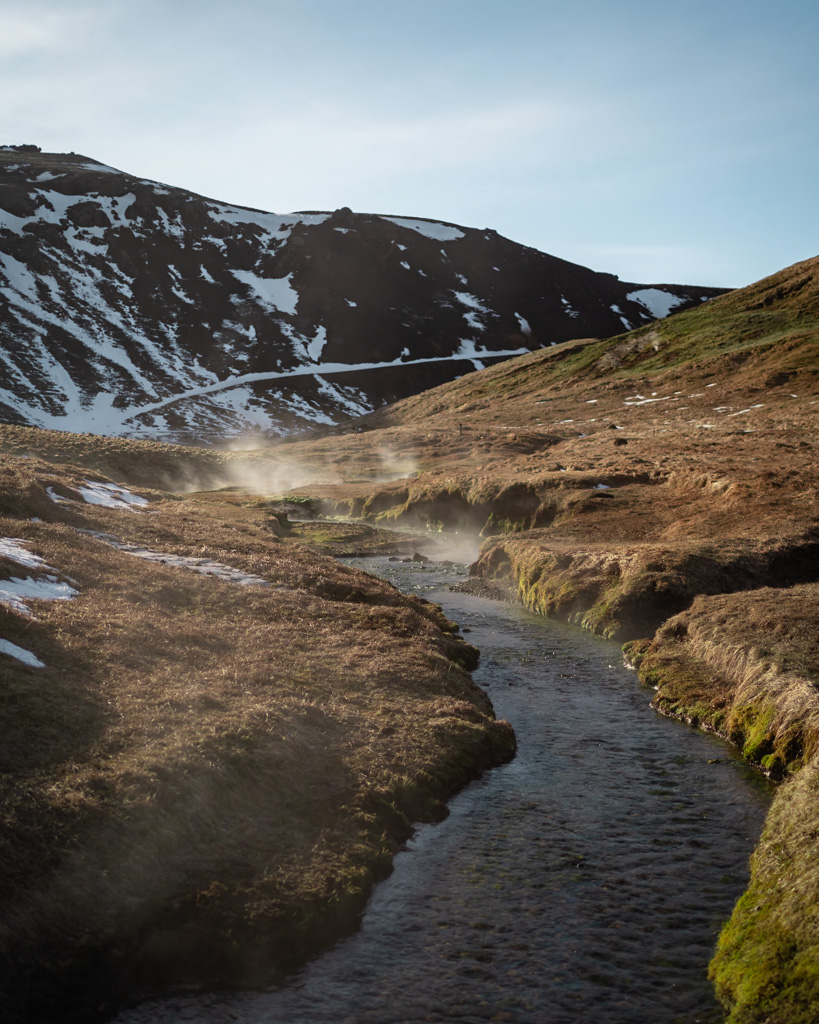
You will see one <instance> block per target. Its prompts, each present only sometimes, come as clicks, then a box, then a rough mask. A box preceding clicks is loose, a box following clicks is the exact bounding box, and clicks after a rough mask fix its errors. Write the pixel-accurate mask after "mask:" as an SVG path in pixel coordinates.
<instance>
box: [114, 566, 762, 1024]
mask: <svg viewBox="0 0 819 1024" xmlns="http://www.w3.org/2000/svg"><path fill="white" fill-rule="evenodd" d="M355 564H357V565H360V566H361V567H363V568H366V569H367V570H368V571H371V572H375V573H377V574H378V575H381V576H385V577H386V578H388V579H391V580H392V581H393V582H395V583H396V585H399V586H400V587H401V588H402V589H404V590H408V591H413V592H415V593H420V594H422V595H423V596H427V597H431V598H432V599H433V600H436V601H438V602H439V603H441V604H443V605H444V608H445V610H446V612H447V614H448V615H449V616H450V617H451V618H454V619H455V620H456V621H457V622H459V623H460V625H461V627H462V628H467V629H469V630H470V631H471V632H470V633H469V635H468V637H467V638H468V639H469V640H470V642H472V643H474V644H475V645H476V646H477V647H478V648H479V649H480V651H481V666H480V668H479V669H478V671H477V672H476V673H475V679H476V681H477V682H478V683H479V684H480V685H481V686H482V687H483V688H484V689H486V690H487V691H488V692H489V694H490V696H491V698H492V701H493V703H494V706H495V709H496V712H497V714H498V716H499V717H504V718H507V719H509V721H510V722H511V723H512V724H513V726H514V728H515V731H516V733H517V737H518V744H519V750H518V755H517V757H516V758H515V760H514V761H513V762H512V763H510V764H508V765H505V766H503V767H502V768H499V769H496V770H494V771H492V772H489V773H487V774H486V775H485V776H484V777H483V778H481V779H480V780H478V781H477V782H475V783H473V784H472V785H471V786H469V787H467V789H465V790H464V791H463V792H461V793H460V794H459V795H458V796H457V797H456V798H455V799H454V800H453V801H452V802H451V804H450V812H451V813H450V815H449V817H448V818H447V819H446V820H445V821H444V822H441V823H439V824H436V825H423V826H421V827H419V828H418V830H417V831H416V833H415V836H414V838H413V839H412V840H411V841H410V842H409V843H408V845H407V850H406V851H405V852H402V853H400V854H399V855H398V857H397V858H396V860H395V871H394V872H393V874H392V875H391V876H390V877H389V878H388V879H387V880H386V881H385V882H383V883H381V884H380V885H379V886H378V887H377V889H376V891H375V893H374V894H373V897H372V899H371V901H370V903H369V905H368V909H367V912H366V914H365V916H364V918H363V921H362V926H361V929H360V931H359V932H358V933H356V934H355V935H352V936H350V937H349V938H348V939H346V940H345V941H343V942H341V943H339V944H338V945H337V946H336V947H335V948H333V949H332V950H330V951H329V952H327V953H325V954H323V955H322V956H321V957H319V958H317V959H316V960H315V961H313V962H312V963H311V964H309V965H308V966H307V967H306V968H305V969H304V970H303V971H302V972H301V973H300V974H299V975H298V976H297V977H296V978H295V979H294V980H293V982H292V983H291V984H290V985H288V986H286V987H284V988H281V989H276V990H272V991H268V992H262V993H243V994H219V993H216V994H209V995H198V996H191V997H184V998H174V999H168V1000H164V1001H162V1002H152V1003H150V1004H144V1005H143V1006H141V1007H138V1008H136V1009H135V1010H132V1011H130V1012H128V1013H125V1014H122V1015H121V1016H120V1017H119V1018H117V1020H118V1024H147V1022H149V1021H150V1022H151V1024H154V1022H157V1024H171V1022H177V1021H192V1022H194V1024H227V1022H237V1021H240V1022H247V1024H330V1022H332V1024H359V1022H375V1024H399V1022H413V1024H415V1022H429V1021H452V1020H457V1021H461V1022H464V1024H478V1022H480V1024H483V1022H486V1021H511V1022H520V1024H524V1022H525V1024H681V1022H685V1024H693V1022H695V1021H701V1022H705V1021H711V1020H713V1019H715V1017H714V1013H715V1010H716V1004H715V1001H714V998H713V995H712V993H711V990H710V985H709V983H708V981H707V979H706V968H707V964H708V961H709V959H710V957H711V953H712V949H713V945H714V942H715V940H716V935H717V932H718V929H719V927H720V925H721V923H722V922H723V921H724V920H725V919H726V918H727V916H728V915H729V914H730V911H731V908H732V906H733V903H734V901H735V900H736V898H737V896H738V895H739V894H740V893H741V891H742V889H743V888H744V884H745V882H746V878H747V873H746V866H747V860H748V856H749V854H750V852H751V850H752V847H753V844H754V842H755V841H756V839H757V837H758V835H759V832H760V830H761V826H762V819H763V816H764V813H765V811H766V809H767V805H768V802H769V788H768V785H767V783H766V782H765V780H764V779H762V778H760V777H759V776H757V775H755V774H754V773H752V772H751V770H750V769H749V768H747V767H746V766H745V765H744V763H743V762H742V761H740V760H739V759H738V758H737V757H736V756H735V755H734V754H733V753H732V752H731V751H730V750H729V748H728V747H727V746H726V745H725V744H723V743H722V742H721V741H719V740H717V739H715V738H713V737H710V736H707V735H704V734H702V733H699V732H697V731H695V730H694V729H691V728H688V727H686V726H683V725H680V724H679V723H677V722H674V721H669V720H667V719H664V718H662V717H660V716H659V715H657V714H655V713H654V712H652V711H651V710H650V709H649V708H648V706H647V705H648V701H649V700H650V697H651V693H650V691H648V690H646V689H645V688H643V687H641V686H640V685H639V684H638V683H637V681H636V679H635V675H634V673H633V672H628V671H627V670H626V669H624V668H623V667H622V659H621V656H620V652H619V649H618V647H617V646H616V645H615V644H613V643H610V642H608V641H605V640H601V639H599V638H597V637H594V636H591V635H590V634H587V633H585V632H583V631H581V630H580V629H577V628H574V627H570V626H564V625H562V624H560V623H555V622H551V621H546V620H544V619H542V618H539V617H537V616H534V615H532V614H530V613H527V612H526V611H524V610H523V609H521V608H519V607H515V606H511V605H503V604H498V603H495V602H492V601H487V600H484V599H481V598H476V597H470V596H467V595H464V594H458V593H452V592H450V591H448V589H446V588H447V586H448V585H449V584H451V583H453V582H456V580H457V578H460V577H461V576H462V574H463V567H452V568H446V569H445V568H442V567H439V566H434V565H432V566H428V567H419V566H417V565H408V564H405V563H395V562H389V561H387V560H386V559H383V558H381V559H366V560H358V561H357V562H356V563H355Z"/></svg>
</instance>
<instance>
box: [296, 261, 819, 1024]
mask: <svg viewBox="0 0 819 1024" xmlns="http://www.w3.org/2000/svg"><path fill="white" fill-rule="evenodd" d="M818 353H819V259H813V260H808V261H806V262H804V263H801V264H797V265H795V266H794V267H790V268H788V269H787V270H784V271H782V272H781V273H780V274H776V275H774V276H773V277H770V278H766V279H765V280H764V281H760V282H758V283H756V284H754V285H752V286H751V287H750V288H746V289H742V290H739V291H736V292H732V293H729V294H726V295H723V296H720V297H718V298H716V299H713V300H711V301H709V302H708V303H705V304H704V305H702V306H700V307H698V308H696V309H693V310H689V311H686V312H684V313H681V314H679V315H675V316H671V317H669V318H667V319H666V320H663V321H660V322H658V323H655V324H651V325H647V326H646V327H644V328H640V329H638V330H636V331H632V332H629V333H627V334H624V335H621V336H619V337H617V338H612V339H608V340H605V341H601V340H598V339H580V340H577V341H574V342H567V343H565V344H563V345H558V346H555V347H554V348H549V349H546V350H543V351H540V352H533V353H530V354H528V355H525V356H522V357H520V358H517V359H514V360H510V361H509V362H507V363H503V364H498V365H495V366H492V367H490V368H488V369H487V370H485V371H481V372H480V373H475V374H468V375H466V376H464V377H462V378H460V379H459V380H457V381H453V382H451V383H450V384H447V385H444V386H442V387H440V388H435V389H433V390H432V391H430V392H427V393H425V394H423V395H419V396H415V397H413V398H409V399H406V400H404V401H402V402H399V403H396V404H395V405H394V406H390V407H387V408H384V409H381V410H378V411H377V412H375V413H373V414H372V415H371V416H368V417H364V418H363V419H362V420H360V421H359V423H358V426H359V427H360V429H361V431H362V432H361V433H357V434H344V433H343V432H341V431H337V432H335V434H334V435H333V436H326V437H323V438H314V439H308V440H304V441H299V442H297V443H295V444H294V445H292V446H291V447H290V454H291V455H295V456H298V455H299V454H302V455H303V456H304V457H305V458H310V459H313V460H314V461H321V460H322V459H326V460H334V461H333V464H334V465H335V466H336V467H340V473H341V476H342V477H343V481H344V482H342V483H331V484H328V485H326V486H323V487H311V488H308V489H306V490H303V491H302V493H304V494H308V493H309V494H312V495H314V496H316V497H318V498H321V500H322V501H323V502H324V503H325V506H326V507H327V508H330V509H336V510H342V511H344V512H346V513H348V514H352V515H357V516H364V517H367V518H368V520H369V521H373V520H375V521H379V520H380V521H387V522H391V523H405V524H413V525H416V524H417V525H423V526H426V527H428V528H432V529H444V530H447V529H467V530H472V531H475V532H478V531H481V532H482V533H483V535H484V536H485V537H488V538H490V539H488V540H487V541H486V542H485V543H484V545H483V547H482V550H481V555H480V557H479V560H478V562H477V563H476V564H475V566H474V567H473V570H474V573H475V576H474V583H475V585H476V586H477V587H478V588H483V589H484V591H486V589H487V588H488V589H489V590H491V591H492V592H493V593H497V594H508V593H513V594H515V595H517V597H518V599H519V600H521V601H522V602H523V603H524V604H526V605H527V606H528V607H530V608H532V609H534V610H536V611H539V612H541V613H542V614H546V615H559V616H562V617H564V618H568V619H569V620H570V621H573V622H577V623H578V624H581V625H583V626H585V627H587V628H589V629H593V630H595V631H596V632H600V633H603V634H605V635H607V636H612V637H618V638H620V639H622V640H627V639H628V640H631V641H632V643H630V644H629V645H628V656H629V657H630V658H631V659H632V660H633V661H635V662H637V661H640V671H641V674H642V676H643V678H644V679H645V680H646V681H648V682H651V683H652V684H654V685H656V686H658V687H659V690H658V695H657V698H656V704H657V706H658V707H659V708H660V709H661V710H663V711H664V712H665V713H667V714H675V715H677V716H678V717H682V718H685V719H687V720H689V721H691V722H693V723H695V724H697V725H699V726H700V727H702V728H708V729H714V730H716V731H717V732H720V733H721V734H722V735H724V736H726V737H727V738H728V739H730V740H731V741H732V742H735V743H737V744H738V745H739V747H740V749H741V750H742V751H743V753H744V754H745V756H746V757H748V758H749V759H750V760H751V761H752V762H753V763H755V764H758V765H760V767H762V768H763V769H764V770H766V771H768V772H769V773H770V774H772V775H773V776H776V777H780V778H781V777H783V776H793V781H792V782H788V783H787V784H786V785H784V786H783V787H782V790H781V793H780V795H779V796H778V797H777V800H776V801H775V804H774V810H773V811H772V814H771V818H770V821H769V824H768V826H767V828H766V833H765V837H763V841H762V844H761V846H760V850H759V852H758V854H757V857H756V858H755V861H754V876H753V878H752V882H751V888H750V890H749V894H748V896H747V897H745V898H743V900H742V901H741V902H740V905H739V907H738V909H737V912H736V914H735V915H734V918H733V919H732V921H731V923H730V924H729V925H728V927H727V929H726V932H725V933H724V936H723V940H722V942H721V946H720V953H719V955H718V957H717V960H716V961H715V967H714V971H715V974H714V977H715V980H716V984H717V989H718V992H719V994H720V998H721V999H723V1001H724V1002H725V1003H726V1005H727V1006H728V1007H730V1008H731V1013H732V1016H731V1022H732V1024H752V1022H753V1024H762V1022H763V1021H766V1022H769V1024H773V1022H776V1024H791V1022H801V1021H805V1022H807V1021H808V1020H813V1019H814V1017H815V1016H816V1011H815V1008H816V1005H817V1002H819V996H817V988H816V963H817V938H816V936H817V934H819V932H818V931H817V921H816V915H815V914H814V912H813V908H814V907H815V906H816V905H819V891H817V888H816V885H817V882H816V879H815V870H814V867H813V865H812V860H811V852H812V850H813V849H814V848H815V838H816V831H817V827H819V826H817V822H819V804H817V801H816V794H815V786H816V778H815V772H816V760H815V758H816V756H817V754H816V750H817V744H816V730H817V716H816V685H817V683H819V677H817V674H816V666H817V661H818V660H819V653H817V652H819V645H818V644H817V636H819V629H817V626H819V622H817V621H816V613H815V608H816V596H817V595H816V592H815V589H816V586H817V585H819V557H817V555H818V554H819V511H817V510H818V509H819V505H817V498H818V496H819V475H817V466H818V465H819V459H818V458H817V454H818V453H817V446H816V437H817V410H819V358H817V354H818ZM383 451H389V452H392V453H395V454H396V455H397V456H400V459H401V460H402V462H403V463H404V464H408V463H411V464H413V465H414V467H415V471H414V472H413V473H412V474H406V477H405V479H403V480H401V481H398V480H395V481H392V482H389V481H385V482H378V481H377V479H376V473H377V463H378V459H379V455H378V453H379V452H383ZM353 480H355V481H356V482H355V483H353V482H352V481H353ZM362 481H365V482H362ZM600 484H603V485H605V486H604V487H602V488H601V487H599V485H600ZM652 637H653V640H652ZM641 659H642V660H641ZM757 904H759V907H761V908H762V909H761V910H760V909H759V907H758V906H757ZM800 906H802V908H803V909H802V910H800Z"/></svg>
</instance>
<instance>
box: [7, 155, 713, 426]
mask: <svg viewBox="0 0 819 1024" xmlns="http://www.w3.org/2000/svg"><path fill="white" fill-rule="evenodd" d="M721 291H723V289H716V288H705V287H691V286H682V285H666V284H663V285H640V284H629V283H624V282H622V281H619V280H618V279H617V278H616V277H615V276H613V275H611V274H604V273H596V272H594V271H592V270H588V269H586V268H585V267H580V266H577V265H576V264H573V263H567V262H566V261H565V260H560V259H557V258H556V257H554V256H549V255H546V254H545V253H541V252H539V251H537V250H536V249H532V248H529V247H526V246H522V245H518V244H516V243H515V242H512V241H509V240H508V239H506V238H503V237H501V236H500V235H498V234H497V233H496V232H494V231H491V230H488V229H484V230H477V229H474V228H465V227H460V226H458V225H455V224H448V223H441V222H438V221H432V220H426V219H423V218H408V217H393V216H381V215H375V214H355V213H353V212H352V211H350V210H349V209H346V208H345V209H341V210H336V211H335V212H334V213H293V214H275V213H265V212H263V211H260V210H251V209H246V208H243V207H237V206H230V205H228V204H225V203H220V202H215V201H213V200H210V199H205V198H203V197H202V196H198V195H195V194H193V193H191V192H186V191H185V190H183V189H177V188H171V187H170V186H167V185H162V184H159V183H158V182H154V181H146V180H143V179H140V178H135V177H133V176H132V175H129V174H125V173H123V172H121V171H118V170H115V169H114V168H112V167H107V166H105V165H104V164H101V163H98V162H97V161H95V160H91V159H89V158H88V157H83V156H78V155H76V154H73V153H70V154H54V153H41V152H40V151H39V150H38V149H37V147H35V146H16V147H15V146H5V147H2V148H0V297H2V298H0V421H5V422H9V423H20V424H29V425H34V426H43V427H49V428H54V429H63V430H70V431H87V432H93V433H99V434H110V435H118V436H142V437H154V438H161V439H166V440H176V441H192V440H197V441H203V440H208V441H216V440H224V439H227V438H230V437H232V436H237V435H242V434H246V433H248V432H249V431H253V430H255V431H258V432H261V433H262V434H265V435H283V434H287V433H289V432H292V431H294V430H299V429H301V428H304V427H305V426H313V425H316V424H330V423H336V422H339V421H343V420H345V419H347V418H349V417H350V416H356V415H360V414H362V413H365V412H369V411H371V410H373V409H375V408H378V407H380V406H382V405H383V404H385V403H387V402H392V401H395V400H396V399H399V398H402V397H406V396H408V395H412V394H416V393H418V392H421V391H423V390H425V389H427V388H430V387H433V386H435V385H437V384H441V383H443V382H445V381H448V380H452V379H454V378H456V377H458V376H459V375H461V374H463V373H465V372H467V371H470V370H472V369H475V368H476V367H478V368H480V367H481V366H483V365H485V364H487V363H490V362H494V361H497V360H498V359H500V358H505V357H508V356H510V355H515V354H519V353H522V352H525V351H528V350H532V349H536V348H540V347H544V346H548V345H551V344H553V343H557V342H561V341H565V340H567V339H569V338H573V337H584V336H596V337H608V336H611V335H614V334H618V333H621V332H622V331H623V330H627V329H630V328H632V327H636V326H639V325H640V324H644V323H647V322H649V321H651V320H654V319H655V318H659V317H664V316H666V315H667V314H668V313H669V312H670V311H672V310H682V309H685V308H688V307H691V306H695V305H698V304H699V303H701V302H703V301H705V300H706V299H708V298H710V297H712V296H714V295H718V294H720V293H721Z"/></svg>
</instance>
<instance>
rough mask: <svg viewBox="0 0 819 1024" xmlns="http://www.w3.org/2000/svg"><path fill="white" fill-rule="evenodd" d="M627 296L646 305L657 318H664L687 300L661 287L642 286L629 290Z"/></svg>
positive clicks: (632, 300) (631, 300)
mask: <svg viewBox="0 0 819 1024" xmlns="http://www.w3.org/2000/svg"><path fill="white" fill-rule="evenodd" d="M626 298H627V299H628V300H629V301H630V302H638V303H639V304H640V305H641V306H645V308H646V309H647V310H648V311H649V313H651V315H652V317H653V319H655V320H662V319H663V318H664V317H667V316H668V314H669V313H670V312H671V310H672V309H676V308H677V306H680V305H682V303H683V302H685V298H682V297H680V296H679V295H672V293H671V292H666V291H663V290H662V289H661V288H640V289H639V290H638V291H635V292H629V293H628V295H626Z"/></svg>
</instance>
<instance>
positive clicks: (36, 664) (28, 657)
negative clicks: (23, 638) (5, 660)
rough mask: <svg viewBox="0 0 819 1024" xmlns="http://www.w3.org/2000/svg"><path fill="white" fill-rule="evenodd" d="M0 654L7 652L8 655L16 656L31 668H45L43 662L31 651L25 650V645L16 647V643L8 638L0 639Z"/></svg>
mask: <svg viewBox="0 0 819 1024" xmlns="http://www.w3.org/2000/svg"><path fill="white" fill-rule="evenodd" d="M0 654H8V655H9V657H11V658H16V659H17V660H18V661H22V663H23V664H24V665H28V666H30V667H31V668H45V665H44V664H43V662H42V661H40V659H39V658H37V657H35V656H34V655H33V654H32V653H31V651H27V650H26V649H25V647H18V646H17V644H13V643H12V642H11V641H10V640H0Z"/></svg>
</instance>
